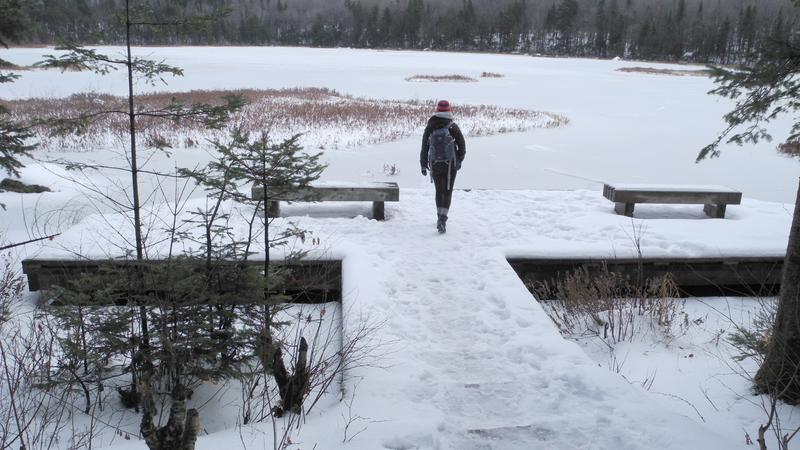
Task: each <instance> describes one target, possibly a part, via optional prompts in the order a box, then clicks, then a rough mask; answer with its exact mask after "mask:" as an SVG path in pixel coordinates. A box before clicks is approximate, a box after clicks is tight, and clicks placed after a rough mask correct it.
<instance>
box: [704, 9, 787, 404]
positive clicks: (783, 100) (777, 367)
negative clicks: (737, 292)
mask: <svg viewBox="0 0 800 450" xmlns="http://www.w3.org/2000/svg"><path fill="white" fill-rule="evenodd" d="M795 4H796V5H798V4H800V2H797V1H796V2H795ZM798 44H799V43H798V42H797V41H796V39H790V40H783V41H774V43H773V44H772V45H770V46H769V47H767V48H764V49H762V51H761V53H760V55H761V56H760V57H759V58H758V60H756V61H754V62H753V63H751V64H749V65H747V66H745V67H742V68H741V69H739V70H727V69H722V68H716V69H715V70H714V75H715V77H716V78H715V80H716V82H717V84H718V87H717V88H716V89H714V90H713V91H712V93H713V94H716V95H721V96H723V97H727V98H730V99H733V100H735V101H736V106H735V108H734V109H733V110H732V111H731V112H729V113H728V114H726V115H725V121H726V122H727V123H728V128H727V129H726V130H725V132H724V133H722V134H721V135H720V136H719V137H718V138H717V139H716V141H715V142H714V143H712V144H711V145H708V146H707V147H705V148H703V150H702V151H701V152H700V154H699V155H698V161H699V160H702V159H704V158H707V157H715V156H718V155H719V152H720V150H719V148H718V145H719V143H720V142H722V140H723V139H727V142H730V143H736V144H739V145H741V144H744V143H758V142H761V141H763V140H767V141H768V140H769V139H770V138H771V136H770V134H769V132H768V131H767V129H766V128H765V125H766V124H767V123H769V122H771V121H773V120H775V119H777V118H779V117H781V116H782V115H784V114H793V113H796V112H797V111H798V110H799V109H800V104H798V102H797V92H798V91H800V78H799V77H798V75H800V51H799V50H798V48H800V47H799V46H798ZM742 128H743V130H742V131H739V130H740V129H742ZM731 133H733V134H731ZM798 142H800V122H798V121H796V120H795V123H794V125H793V127H792V130H791V133H790V135H789V136H788V139H787V140H786V144H784V145H782V146H779V149H786V148H788V149H794V148H796V147H797V145H798ZM792 154H793V155H795V156H796V155H797V153H792ZM753 381H754V384H755V387H756V389H757V390H758V391H759V392H762V393H768V394H770V395H772V396H774V397H775V398H778V399H780V400H783V401H785V402H786V403H789V404H793V405H796V404H800V188H799V189H798V197H797V201H796V203H795V209H794V215H793V218H792V225H791V230H790V235H789V242H788V245H787V250H786V259H785V260H784V267H783V276H782V280H781V290H780V295H779V300H778V311H777V315H776V319H775V324H774V328H773V330H772V334H771V336H770V337H769V340H768V346H767V353H766V356H765V358H764V361H763V363H762V364H761V367H760V368H759V370H758V373H757V374H756V376H755V378H754V380H753Z"/></svg>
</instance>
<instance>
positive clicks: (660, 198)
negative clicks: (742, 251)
mask: <svg viewBox="0 0 800 450" xmlns="http://www.w3.org/2000/svg"><path fill="white" fill-rule="evenodd" d="M603 196H604V197H605V198H607V199H609V200H611V201H612V202H614V203H615V205H614V211H616V213H617V214H621V215H625V216H628V217H633V208H634V206H635V205H636V204H637V203H671V204H697V205H704V206H703V211H705V213H706V214H707V215H708V216H710V217H713V218H717V219H722V218H724V217H725V208H726V206H727V205H738V204H740V203H741V202H742V193H741V192H739V191H735V190H733V189H730V188H727V187H724V186H692V185H657V184H605V185H604V186H603Z"/></svg>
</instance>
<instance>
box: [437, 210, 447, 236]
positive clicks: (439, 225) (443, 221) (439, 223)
mask: <svg viewBox="0 0 800 450" xmlns="http://www.w3.org/2000/svg"><path fill="white" fill-rule="evenodd" d="M446 223H447V216H443V215H441V214H439V220H437V221H436V230H437V231H438V232H439V233H444V232H446V231H447V229H446V227H445V224H446Z"/></svg>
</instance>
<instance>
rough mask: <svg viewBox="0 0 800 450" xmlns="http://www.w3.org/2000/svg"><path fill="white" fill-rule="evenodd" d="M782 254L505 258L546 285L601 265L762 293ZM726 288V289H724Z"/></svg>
mask: <svg viewBox="0 0 800 450" xmlns="http://www.w3.org/2000/svg"><path fill="white" fill-rule="evenodd" d="M783 259H784V258H783V257H780V256H775V257H721V258H642V259H637V258H623V259H614V258H608V259H592V258H509V259H508V262H509V264H510V265H511V267H513V268H514V270H515V271H516V272H517V274H519V276H520V277H521V278H522V279H523V281H525V282H526V284H530V283H541V282H546V283H548V284H550V285H552V283H554V282H555V280H557V279H559V278H563V277H564V276H565V275H567V274H569V273H571V272H573V271H575V270H576V269H578V268H580V267H586V268H587V269H588V270H589V272H590V273H594V272H597V271H599V270H600V269H601V268H602V267H603V266H604V265H605V266H606V267H607V268H608V271H609V272H612V273H619V274H622V275H624V276H627V277H629V278H632V279H634V278H635V277H637V276H639V275H640V274H641V275H642V276H643V277H644V278H652V277H657V276H662V275H664V274H667V273H669V274H670V275H671V276H672V277H673V280H674V281H675V282H676V283H677V284H678V285H679V286H680V287H681V288H684V289H691V288H708V291H709V292H710V293H713V292H714V291H715V290H716V291H717V294H719V292H720V291H724V290H726V289H727V288H736V289H740V290H741V291H740V292H741V294H752V293H764V292H765V291H764V290H763V288H766V289H770V288H772V289H774V288H775V287H776V286H779V285H780V282H781V275H782V270H781V269H782V267H783ZM727 292H730V290H728V291H727Z"/></svg>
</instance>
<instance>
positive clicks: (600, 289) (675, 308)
mask: <svg viewBox="0 0 800 450" xmlns="http://www.w3.org/2000/svg"><path fill="white" fill-rule="evenodd" d="M532 288H533V290H534V292H535V294H536V296H537V298H539V299H542V306H543V308H544V310H545V312H547V315H548V316H549V317H550V319H551V320H552V321H553V323H555V324H556V326H558V328H559V330H560V331H561V333H562V334H564V335H565V336H581V335H586V334H591V335H596V336H599V337H600V338H602V339H603V340H605V341H606V342H609V343H617V342H621V341H630V340H632V339H634V337H636V336H637V335H640V334H641V333H647V332H656V333H658V334H659V335H660V336H662V337H665V338H668V339H670V338H672V337H674V336H675V335H676V334H682V333H683V332H685V331H686V329H687V328H688V326H689V318H688V314H686V312H684V303H685V302H684V300H683V299H681V298H680V295H679V292H678V288H677V286H676V285H675V283H674V282H673V281H672V279H671V278H670V277H669V276H664V277H661V278H654V279H646V280H645V279H641V280H632V279H630V278H628V277H625V276H623V275H621V274H618V273H614V272H610V271H609V270H608V268H607V267H606V266H603V268H602V269H601V270H599V271H597V272H590V271H589V269H587V268H586V267H582V268H579V269H576V270H575V271H573V272H571V273H569V274H568V275H566V276H565V277H563V278H561V279H559V280H557V281H556V282H555V283H554V284H547V283H539V284H537V285H535V286H533V287H532Z"/></svg>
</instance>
